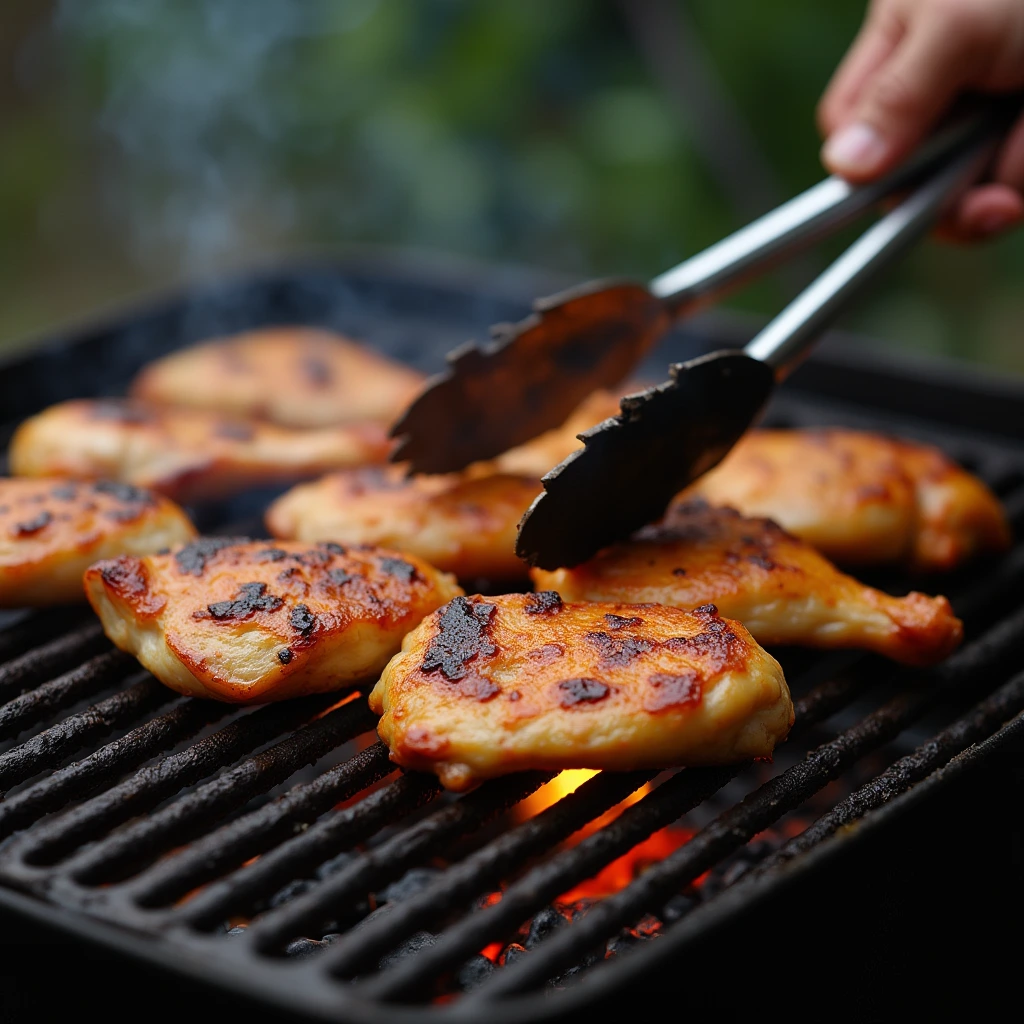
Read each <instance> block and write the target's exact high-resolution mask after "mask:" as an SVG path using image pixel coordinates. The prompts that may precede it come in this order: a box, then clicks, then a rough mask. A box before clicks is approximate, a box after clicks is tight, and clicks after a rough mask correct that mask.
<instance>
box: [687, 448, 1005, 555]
mask: <svg viewBox="0 0 1024 1024" xmlns="http://www.w3.org/2000/svg"><path fill="white" fill-rule="evenodd" d="M688 494H691V495H695V496H700V497H703V498H706V499H707V500H708V501H709V502H711V503H712V504H714V505H729V506H731V507H733V508H737V509H739V510H740V511H741V512H743V513H744V514H745V515H750V516H768V517H769V518H771V519H774V520H775V521H776V522H777V523H779V525H780V526H782V527H784V528H785V529H787V530H789V531H790V533H793V534H795V535H796V536H797V537H800V538H801V539H803V540H806V541H807V542H808V543H810V544H813V545H814V546H815V547H816V548H817V549H818V550H819V551H821V552H822V553H823V554H825V555H827V556H828V557H829V558H834V559H835V560H836V561H837V562H840V563H841V564H844V565H869V564H880V563H885V562H898V563H901V564H904V565H908V566H909V567H911V568H913V569H917V570H945V569H951V568H953V567H954V566H955V565H957V564H959V563H960V562H963V561H965V560H966V559H968V558H970V557H971V556H972V555H975V554H979V553H982V552H986V551H1002V550H1003V549H1005V548H1006V547H1007V546H1008V545H1009V544H1010V539H1011V538H1010V529H1009V526H1008V525H1007V522H1006V517H1005V515H1004V514H1003V510H1002V507H1001V506H1000V504H999V501H998V499H997V498H996V496H995V495H994V494H993V493H992V492H991V491H990V490H989V489H988V488H987V487H986V486H985V484H983V483H982V482H981V481H980V480H979V479H978V478H977V477H975V476H973V475H972V474H970V473H968V472H966V471H965V470H963V469H961V468H960V467H959V466H957V465H956V464H955V463H954V462H952V461H951V460H950V459H948V458H947V457H946V456H945V455H943V454H942V452H940V451H938V450H937V449H935V448H930V447H928V446H926V445H920V444H913V443H911V442H909V441H897V440H893V439H892V438H888V437H882V436H880V435H878V434H869V433H864V432H860V431H855V430H755V431H753V432H752V433H750V434H748V435H747V436H746V437H745V438H743V440H741V441H740V443H739V444H738V445H737V446H736V447H735V448H734V449H733V450H732V452H730V453H729V455H728V456H727V457H726V459H725V461H724V462H722V464H721V465H720V466H718V467H717V468H716V469H713V470H712V471H711V472H710V473H708V474H707V476H705V477H703V478H702V479H701V480H699V481H698V482H697V483H696V484H695V485H694V487H692V488H691V489H690V490H689V491H688Z"/></svg>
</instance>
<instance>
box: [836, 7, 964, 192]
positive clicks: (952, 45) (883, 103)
mask: <svg viewBox="0 0 1024 1024" xmlns="http://www.w3.org/2000/svg"><path fill="white" fill-rule="evenodd" d="M979 44H980V40H979V39H978V38H977V37H976V36H975V35H974V34H973V33H972V32H969V31H967V30H966V29H965V30H964V31H962V32H960V33H955V32H951V31H950V29H949V20H948V19H939V18H925V19H919V20H917V21H915V22H914V23H913V24H912V25H910V26H909V28H908V30H907V32H906V34H905V35H904V36H903V38H902V39H901V40H900V42H899V44H898V45H897V47H896V49H895V50H894V51H893V53H892V55H891V56H890V57H889V59H888V60H887V61H886V62H885V63H884V64H883V65H882V67H881V68H879V69H878V71H877V72H876V73H875V75H874V76H873V77H872V79H871V81H870V82H868V83H867V84H865V86H864V87H863V90H862V93H861V97H860V100H859V102H858V104H857V107H856V110H855V111H854V113H853V114H852V116H851V119H850V120H849V121H847V122H846V123H845V124H844V125H843V126H842V127H841V128H840V129H839V130H838V131H837V132H834V133H833V134H832V135H830V136H829V138H828V140H827V141H826V143H825V146H824V148H823V150H822V159H823V160H824V162H825V165H826V166H827V167H828V168H829V169H830V170H831V171H833V172H835V173H837V174H842V175H844V176H845V177H847V178H850V179H851V180H854V181H858V180H865V179H869V178H873V177H875V176H876V175H878V174H881V173H883V172H884V171H886V170H888V169H889V168H890V167H892V166H893V165H894V164H895V163H897V162H898V161H899V160H900V158H901V157H903V156H905V155H906V153H908V152H909V151H910V150H911V149H912V148H913V146H914V145H915V144H916V143H917V142H918V141H919V140H920V139H921V138H922V137H923V136H924V135H925V133H926V132H927V131H928V129H929V128H931V126H932V125H933V124H934V122H935V121H936V120H937V118H938V116H939V114H940V113H942V111H943V110H944V109H945V108H946V107H947V106H948V105H949V104H950V102H951V101H952V99H953V97H954V96H955V95H956V93H957V92H959V90H960V89H961V87H962V86H963V85H964V83H965V82H966V81H967V80H968V79H969V78H970V77H971V75H972V73H973V72H974V71H975V70H976V68H977V65H978V64H979V63H980V62H981V61H983V59H984V58H983V53H984V51H983V49H982V47H981V46H980V45H979Z"/></svg>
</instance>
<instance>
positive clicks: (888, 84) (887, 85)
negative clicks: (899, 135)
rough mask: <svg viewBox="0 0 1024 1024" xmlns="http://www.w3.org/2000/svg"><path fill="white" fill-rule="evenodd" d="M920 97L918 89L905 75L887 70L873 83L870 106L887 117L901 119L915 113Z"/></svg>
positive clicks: (918, 107)
mask: <svg viewBox="0 0 1024 1024" xmlns="http://www.w3.org/2000/svg"><path fill="white" fill-rule="evenodd" d="M922 99H923V97H922V96H921V93H920V91H919V90H918V89H917V88H916V87H915V85H914V83H913V82H912V81H911V80H910V79H909V78H907V77H906V75H903V74H899V73H897V72H894V71H889V72H887V73H886V74H883V75H881V76H880V77H879V79H878V81H877V82H876V83H875V87H874V90H873V95H872V102H871V106H873V107H874V108H875V111H876V112H877V113H878V114H880V115H881V116H883V117H885V118H887V119H889V118H898V119H903V118H906V117H908V116H913V115H914V114H916V113H917V111H918V110H919V109H920V107H921V103H922Z"/></svg>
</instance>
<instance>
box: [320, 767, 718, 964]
mask: <svg viewBox="0 0 1024 1024" xmlns="http://www.w3.org/2000/svg"><path fill="white" fill-rule="evenodd" d="M657 774H658V773H657V772H655V771H642V772H621V773H618V772H602V773H601V774H600V775H598V776H597V777H596V778H592V779H590V780H589V781H587V782H585V783H584V784H583V785H582V786H580V787H579V789H577V790H575V792H573V793H571V794H569V795H568V796H566V797H564V798H563V799H562V800H559V801H558V803H555V804H552V805H551V806H550V807H547V808H545V809H544V810H543V811H541V812H540V814H538V815H536V816H535V817H533V818H530V819H528V820H527V821H524V822H523V823H522V824H520V825H517V826H516V827H515V828H513V829H511V830H509V831H508V832H506V833H505V834H504V835H502V836H500V837H499V838H498V839H496V840H495V841H494V842H492V843H489V844H488V845H487V846H484V847H482V848H481V849H479V850H477V851H476V852H475V853H473V854H471V855H470V856H469V857H467V858H466V859H465V860H464V861H462V862H460V863H459V864H456V865H454V866H453V867H450V868H449V869H448V870H447V871H446V872H445V873H444V875H443V876H442V877H441V878H439V879H438V880H437V881H436V882H435V883H434V884H433V885H430V886H428V887H427V888H426V889H425V890H424V891H423V892H421V893H419V894H418V895H417V896H413V897H412V898H411V899H408V900H404V901H403V902H402V903H400V904H398V905H397V906H396V907H395V909H394V910H393V911H392V912H391V913H389V914H387V915H384V916H382V917H377V918H374V919H373V920H369V919H368V920H366V921H364V922H362V923H361V924H360V925H358V926H357V927H356V928H354V929H353V930H352V931H351V932H349V933H348V934H347V935H344V936H343V937H342V938H340V939H338V940H337V941H336V942H335V943H334V944H333V945H332V947H331V950H330V953H329V954H328V956H327V957H326V958H325V966H326V967H327V969H328V970H330V972H331V973H332V974H334V975H335V976H337V977H351V976H352V975H354V974H356V973H357V972H358V971H359V970H360V969H362V968H364V967H368V966H370V965H371V964H373V963H374V962H375V961H376V960H378V959H379V958H380V957H381V956H383V955H384V954H385V953H387V952H388V951H389V950H391V949H393V948H394V947H395V946H396V945H397V944H398V942H399V941H401V938H402V937H403V936H404V935H407V934H410V933H412V932H416V931H419V930H420V929H421V928H424V927H426V926H427V925H429V924H431V923H433V922H436V921H437V920H439V919H440V918H442V917H443V916H444V915H445V914H446V913H448V912H449V911H450V910H452V909H454V908H456V907H458V906H460V905H462V904H464V903H466V902H468V901H469V900H471V899H473V897H474V896H479V895H480V892H481V888H485V887H488V886H490V885H494V884H497V883H499V882H500V881H501V879H502V878H504V877H505V876H506V875H507V874H508V872H509V871H511V870H514V869H515V868H516V867H517V866H519V865H521V864H523V863H524V862H525V861H527V860H528V859H529V858H530V857H534V856H537V855H538V854H540V853H543V852H545V851H546V850H550V849H551V848H552V847H554V846H555V845H557V844H558V843H560V842H562V841H564V840H565V839H568V838H569V836H571V835H572V834H573V833H574V832H577V831H578V830H579V829H581V828H582V827H583V826H584V825H586V824H588V823H589V822H590V821H592V820H593V819H594V818H595V817H598V816H599V815H600V814H603V813H604V812H605V811H608V810H611V809H612V808H613V807H615V806H616V804H619V803H621V802H622V801H623V800H625V799H626V798H627V797H628V796H630V794H632V793H635V792H636V791H637V790H638V789H640V788H641V787H642V786H644V785H646V784H647V783H648V782H650V781H651V780H652V779H653V778H654V777H655V776H656V775H657ZM723 784H724V783H723ZM396 936H397V938H396Z"/></svg>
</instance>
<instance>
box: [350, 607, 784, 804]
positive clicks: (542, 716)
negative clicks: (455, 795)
mask: <svg viewBox="0 0 1024 1024" xmlns="http://www.w3.org/2000/svg"><path fill="white" fill-rule="evenodd" d="M370 707H371V709H372V710H373V711H374V712H375V713H377V714H382V715H383V717H382V718H381V721H380V725H379V726H378V733H379V734H380V737H381V739H382V740H384V742H385V743H387V745H388V746H389V747H390V749H391V758H392V760H393V761H396V762H397V763H398V764H400V765H403V766H405V767H407V768H416V769H421V770H424V771H431V772H435V773H436V774H437V775H438V777H439V778H440V780H441V782H442V783H443V785H444V786H445V787H447V788H448V789H452V790H465V789H469V788H471V787H472V786H474V785H476V784H477V783H479V782H481V781H482V780H484V779H488V778H492V777H494V776H497V775H504V774H507V773H509V772H516V771H522V770H524V769H528V768H535V769H562V768H597V769H602V768H607V769H612V770H616V771H620V770H628V769H639V768H663V767H670V766H673V765H698V764H722V763H727V762H731V761H737V760H743V759H744V758H749V757H768V756H770V754H771V752H772V750H773V748H774V747H775V744H776V743H778V742H779V741H781V740H782V739H784V738H785V736H786V734H787V733H788V732H789V728H790V726H791V725H792V722H793V705H792V702H791V700H790V696H789V689H788V687H787V686H786V680H785V678H784V676H783V673H782V669H781V668H780V667H779V664H778V662H776V661H775V659H774V658H772V657H771V655H769V654H768V653H767V652H765V651H764V650H762V649H761V648H760V647H758V645H757V644H756V643H755V642H754V640H753V639H752V638H751V636H750V634H749V633H748V632H747V631H746V630H745V629H744V628H743V626H741V625H740V624H739V623H737V622H730V621H729V620H728V619H723V618H721V617H720V616H719V615H718V613H717V611H716V609H715V608H714V607H713V606H706V607H703V608H698V609H696V610H695V611H693V612H684V611H680V610H679V609H675V608H665V607H660V606H657V605H634V604H605V603H594V604H589V603H588V604H563V603H562V601H561V599H560V598H559V596H558V594H556V593H554V592H552V591H546V592H543V593H538V594H509V595H505V596H501V597H494V598H483V597H468V598H466V597H459V598H456V599H455V600H453V601H451V602H450V603H449V604H447V605H445V607H443V608H441V609H439V610H438V611H436V612H434V614H433V615H431V616H430V617H429V618H427V619H426V620H424V622H423V623H422V624H421V625H420V626H419V627H417V628H416V629H415V630H413V632H412V633H410V634H409V635H408V636H407V637H406V638H405V641H404V643H403V644H402V652H401V653H400V654H397V655H396V656H395V657H394V658H393V659H392V660H391V662H390V663H389V664H388V666H387V668H386V669H385V670H384V674H383V675H382V676H381V679H380V682H379V683H377V685H376V686H375V687H374V689H373V692H372V693H371V694H370Z"/></svg>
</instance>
